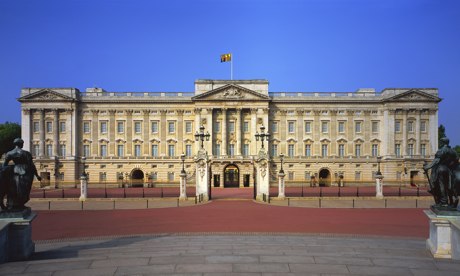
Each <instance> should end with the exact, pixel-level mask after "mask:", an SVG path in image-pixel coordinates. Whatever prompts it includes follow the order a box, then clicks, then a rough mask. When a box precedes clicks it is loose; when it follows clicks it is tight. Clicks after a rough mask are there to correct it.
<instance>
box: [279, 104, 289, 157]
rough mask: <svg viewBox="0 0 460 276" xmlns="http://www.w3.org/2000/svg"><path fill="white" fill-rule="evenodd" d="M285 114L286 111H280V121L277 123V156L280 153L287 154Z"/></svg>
mask: <svg viewBox="0 0 460 276" xmlns="http://www.w3.org/2000/svg"><path fill="white" fill-rule="evenodd" d="M286 114H287V110H280V115H281V116H280V121H279V126H278V127H279V130H278V132H279V133H280V140H281V141H280V143H279V144H278V147H279V148H278V154H280V153H287V141H286V139H287V135H286V134H287V133H288V129H287V122H286Z"/></svg>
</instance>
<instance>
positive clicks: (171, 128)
mask: <svg viewBox="0 0 460 276" xmlns="http://www.w3.org/2000/svg"><path fill="white" fill-rule="evenodd" d="M175 131H176V125H175V123H174V122H168V132H169V133H174V132H175Z"/></svg>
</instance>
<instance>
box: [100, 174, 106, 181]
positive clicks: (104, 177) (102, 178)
mask: <svg viewBox="0 0 460 276" xmlns="http://www.w3.org/2000/svg"><path fill="white" fill-rule="evenodd" d="M99 180H100V181H106V180H107V173H106V172H100V173H99Z"/></svg>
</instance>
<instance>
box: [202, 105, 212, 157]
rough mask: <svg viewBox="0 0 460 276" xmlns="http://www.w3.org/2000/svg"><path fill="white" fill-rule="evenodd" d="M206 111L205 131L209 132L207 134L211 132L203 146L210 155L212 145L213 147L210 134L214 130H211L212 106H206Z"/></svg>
mask: <svg viewBox="0 0 460 276" xmlns="http://www.w3.org/2000/svg"><path fill="white" fill-rule="evenodd" d="M206 112H207V115H206V129H205V133H207V132H209V134H211V137H210V138H209V141H205V144H204V147H205V149H206V151H207V152H208V155H211V156H212V147H213V143H212V141H213V140H214V139H212V136H213V134H214V132H213V131H212V127H213V125H212V122H213V118H212V113H213V112H212V108H207V109H206Z"/></svg>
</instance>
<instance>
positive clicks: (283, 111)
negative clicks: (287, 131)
mask: <svg viewBox="0 0 460 276" xmlns="http://www.w3.org/2000/svg"><path fill="white" fill-rule="evenodd" d="M278 112H279V113H280V114H281V115H282V116H286V114H287V110H286V109H280V110H278Z"/></svg>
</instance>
